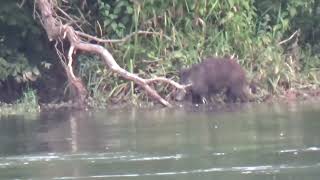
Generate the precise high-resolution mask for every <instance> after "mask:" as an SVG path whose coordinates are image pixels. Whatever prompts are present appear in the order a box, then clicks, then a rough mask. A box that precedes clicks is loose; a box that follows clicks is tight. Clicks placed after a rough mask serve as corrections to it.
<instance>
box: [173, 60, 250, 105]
mask: <svg viewBox="0 0 320 180" xmlns="http://www.w3.org/2000/svg"><path fill="white" fill-rule="evenodd" d="M180 84H184V85H187V84H191V87H190V88H188V89H187V94H186V93H183V92H178V94H177V96H176V99H177V100H179V101H181V100H183V99H185V98H186V97H190V96H191V99H192V102H193V103H206V102H207V100H209V99H210V96H211V95H213V94H217V93H220V92H225V93H226V97H227V100H228V102H236V101H237V100H238V99H239V100H240V101H241V102H246V101H248V91H247V88H248V82H247V79H246V73H245V71H244V70H243V68H242V67H241V66H240V65H239V64H238V63H237V62H236V61H235V60H233V59H229V58H207V59H205V60H203V61H202V62H201V63H199V64H194V65H193V66H191V67H190V68H188V69H183V70H181V71H180Z"/></svg>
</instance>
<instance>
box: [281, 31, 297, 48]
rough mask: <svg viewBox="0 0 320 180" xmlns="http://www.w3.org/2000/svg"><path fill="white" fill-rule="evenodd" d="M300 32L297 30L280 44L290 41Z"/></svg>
mask: <svg viewBox="0 0 320 180" xmlns="http://www.w3.org/2000/svg"><path fill="white" fill-rule="evenodd" d="M299 32H300V30H296V31H295V32H294V33H293V34H292V35H291V36H290V37H289V38H288V39H285V40H283V41H281V42H279V43H278V44H279V45H281V44H284V43H286V42H288V41H290V40H291V39H292V38H293V37H294V36H295V35H296V34H298V33H299Z"/></svg>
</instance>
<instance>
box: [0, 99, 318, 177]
mask: <svg viewBox="0 0 320 180" xmlns="http://www.w3.org/2000/svg"><path fill="white" fill-rule="evenodd" d="M319 129H320V104H300V105H296V104H295V105H259V106H258V105H252V106H246V107H242V108H239V107H231V108H224V109H219V110H215V111H213V110H212V109H211V108H208V107H205V108H203V107H197V108H195V109H183V108H181V109H175V110H172V109H160V110H134V109H133V110H122V111H120V110H117V111H100V112H71V113H67V112H64V113H62V112H50V113H42V114H41V115H39V116H29V115H27V114H26V115H24V116H10V117H1V119H0V179H119V180H120V179H121V180H122V179H128V180H134V179H148V180H149V179H150V180H157V179H159V180H160V179H175V180H179V179H181V180H188V179H190V180H193V179H217V180H219V179H221V180H231V179H237V180H264V179H265V180H270V179H272V180H295V179H296V180H301V179H304V180H308V179H310V180H311V179H314V180H316V179H319V178H320V133H319Z"/></svg>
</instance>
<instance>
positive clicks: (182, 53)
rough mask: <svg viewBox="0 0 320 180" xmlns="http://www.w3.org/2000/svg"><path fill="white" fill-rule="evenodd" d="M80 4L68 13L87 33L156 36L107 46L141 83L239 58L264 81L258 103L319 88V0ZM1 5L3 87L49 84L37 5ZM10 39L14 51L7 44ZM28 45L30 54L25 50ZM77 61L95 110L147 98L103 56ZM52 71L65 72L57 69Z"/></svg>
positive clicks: (102, 0) (75, 0)
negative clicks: (205, 61) (208, 60)
mask: <svg viewBox="0 0 320 180" xmlns="http://www.w3.org/2000/svg"><path fill="white" fill-rule="evenodd" d="M81 2H84V1H79V0H72V1H70V3H69V4H67V5H68V6H69V9H68V11H67V12H68V13H70V15H72V16H78V17H80V16H81V17H84V18H85V23H83V24H82V25H81V27H82V29H83V30H84V31H85V32H86V33H89V34H96V35H98V36H99V37H102V38H112V39H117V38H123V37H124V36H126V35H128V34H130V33H133V32H137V31H140V30H143V31H150V32H157V33H154V34H147V35H141V34H140V35H135V36H133V37H132V38H131V39H130V40H129V41H126V42H124V43H118V44H116V43H114V44H111V45H110V44H108V45H106V48H107V49H109V50H110V51H111V52H112V54H113V55H114V57H115V59H116V60H117V62H118V63H119V64H120V65H121V66H122V67H124V68H125V69H127V70H128V71H131V72H134V73H137V74H139V75H140V76H142V77H152V76H166V77H169V78H173V79H174V80H176V81H177V80H178V78H177V71H179V69H181V68H183V67H186V66H190V65H191V64H194V63H197V62H199V61H201V59H202V58H204V57H208V56H231V55H233V54H235V55H236V56H237V57H238V59H239V62H240V64H241V65H242V66H243V67H244V68H245V69H246V70H247V72H248V77H249V79H253V80H254V81H255V82H259V83H258V85H259V87H260V91H259V92H258V97H259V98H258V99H257V100H260V99H263V98H264V97H265V96H267V95H269V94H281V93H283V92H284V91H285V90H288V89H290V88H293V89H297V90H299V89H310V88H318V87H319V75H320V74H319V67H320V41H319V40H320V19H319V18H318V17H319V15H320V11H319V9H320V3H319V2H318V1H315V0H281V1H279V0H270V1H265V0H255V1H249V0H226V1H225V0H215V1H208V0H199V1H194V0H170V1H156V0H137V1H131V0H112V1H110V0H108V1H107V0H94V1H86V2H87V4H84V6H82V5H83V4H81ZM59 3H60V4H61V5H62V4H63V5H66V4H64V2H60V1H59ZM0 7H1V8H0V14H1V15H0V24H1V26H0V27H2V28H1V31H0V37H1V38H0V47H1V49H0V79H1V81H0V82H1V84H2V86H0V88H2V89H3V88H7V86H6V85H5V84H7V83H6V82H7V81H13V80H19V81H18V83H19V84H20V85H21V86H22V87H24V86H33V83H32V81H38V80H37V78H40V79H41V78H42V79H43V78H46V77H45V75H47V73H44V71H42V70H41V67H42V65H43V64H47V63H52V64H53V63H54V62H58V60H57V59H55V58H56V57H55V56H52V54H51V55H50V56H48V54H49V53H50V47H48V46H47V45H46V46H45V45H44V44H46V43H47V44H48V42H47V41H44V39H43V38H41V39H39V38H38V39H39V40H36V41H33V40H34V39H35V37H39V34H42V36H44V37H45V34H44V35H43V32H42V31H41V29H40V28H41V27H40V25H39V24H36V23H35V22H36V21H35V20H33V19H32V8H33V6H32V3H30V4H25V5H24V7H23V8H21V9H19V8H18V7H17V6H16V2H14V1H9V0H6V1H3V2H0ZM3 12H5V13H3ZM17 12H18V13H17ZM80 12H81V13H80ZM10 28H13V29H15V30H16V32H15V33H11V32H12V31H10V30H9V29H10ZM292 35H293V36H292ZM291 36H292V37H291ZM13 38H16V39H17V40H12V39H13ZM6 39H7V40H6ZM29 39H32V41H29ZM284 40H287V41H284ZM12 41H15V42H16V46H10V42H11V43H12ZM31 44H32V47H33V48H31V50H30V49H28V50H26V49H25V48H21V47H31V46H30V45H31ZM51 48H52V47H51ZM29 51H31V52H29ZM51 53H52V52H51ZM31 55H32V56H31ZM42 57H50V58H52V59H55V61H52V60H49V59H46V58H42ZM77 60H78V63H77V68H76V69H77V73H78V75H79V76H80V77H81V78H82V79H83V80H84V81H85V82H86V85H87V88H88V90H89V92H90V96H91V98H90V99H91V101H90V103H91V104H92V105H93V106H100V107H103V106H105V104H106V103H117V102H124V101H131V102H133V103H134V104H135V103H138V102H139V101H141V100H147V98H148V97H147V96H146V95H145V94H143V93H141V92H140V88H139V87H137V86H135V85H134V84H133V83H131V82H128V81H126V80H123V79H121V78H119V77H118V76H117V75H116V74H113V73H111V72H110V71H109V70H108V69H106V68H105V66H104V64H103V63H101V62H100V60H99V58H98V57H96V56H92V55H91V56H88V55H80V56H78V58H77ZM13 63H15V64H14V65H13ZM54 71H56V72H57V71H61V70H59V69H57V67H56V69H55V70H54ZM47 76H49V77H50V78H51V79H52V78H55V75H54V74H53V75H52V74H50V75H47ZM47 78H48V77H47ZM52 85H57V84H55V83H54V84H52ZM37 87H38V86H37ZM37 87H35V88H37ZM156 89H157V90H158V91H159V92H160V94H161V95H163V96H166V95H167V94H170V92H171V91H172V87H170V86H169V85H166V84H162V85H156ZM37 92H41V88H40V89H37ZM57 94H59V93H57ZM18 97H19V96H18ZM59 98H60V99H61V100H62V98H61V97H59Z"/></svg>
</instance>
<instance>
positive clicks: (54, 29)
mask: <svg viewBox="0 0 320 180" xmlns="http://www.w3.org/2000/svg"><path fill="white" fill-rule="evenodd" d="M36 3H37V6H38V9H39V10H40V15H41V22H42V25H43V26H44V29H45V30H46V32H47V35H48V38H49V40H56V41H60V40H61V39H66V40H68V41H69V43H70V47H69V51H68V58H64V59H67V61H68V63H65V62H63V64H64V68H65V70H66V72H67V75H68V80H69V81H70V82H71V84H72V85H73V87H74V88H75V89H76V91H77V93H78V95H79V96H80V97H81V98H80V99H81V101H82V102H83V103H84V97H85V96H86V94H87V91H86V89H85V88H84V85H83V83H82V81H81V79H79V78H77V77H76V76H75V75H74V73H73V68H72V62H73V59H72V54H73V53H74V51H75V50H81V51H85V52H89V53H94V54H98V55H100V57H101V58H102V60H103V62H104V63H105V65H106V66H107V67H109V68H110V69H111V71H113V72H115V73H118V74H119V75H120V76H121V77H123V78H125V79H127V80H131V81H134V82H135V83H136V84H138V85H140V86H141V87H143V89H144V90H145V91H146V92H147V93H148V94H149V95H150V96H151V97H153V98H154V99H156V100H157V101H159V102H160V103H161V104H163V105H165V106H168V107H170V106H171V104H170V103H169V102H167V101H166V100H165V99H163V98H162V97H161V96H160V95H159V94H158V93H157V92H156V91H155V90H154V89H153V88H151V87H150V86H149V83H152V82H155V81H162V82H165V83H168V84H171V85H172V86H174V87H176V88H178V89H182V90H184V89H185V88H186V86H183V85H180V84H178V83H176V82H174V81H172V80H170V79H167V78H164V77H155V78H151V79H143V78H141V77H139V76H137V75H136V74H133V73H130V72H128V71H126V70H125V69H123V68H121V67H120V66H119V65H118V64H117V62H116V61H115V59H114V58H113V56H112V55H111V53H110V52H109V51H108V50H107V49H105V48H104V47H103V46H100V45H97V44H90V43H87V42H84V41H82V40H80V38H79V36H82V37H86V38H90V39H93V40H96V41H98V42H124V41H127V40H128V39H129V38H130V37H132V36H133V35H135V34H137V33H138V34H146V33H147V34H157V33H154V32H146V31H138V32H136V33H133V34H130V35H128V36H126V37H125V38H123V39H120V40H101V39H99V38H96V37H94V36H91V35H87V34H85V33H83V32H78V31H75V30H74V29H73V27H72V26H70V25H63V24H62V23H61V22H60V21H58V20H56V19H55V17H54V16H53V14H54V12H53V5H52V4H51V1H49V0H37V1H36Z"/></svg>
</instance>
